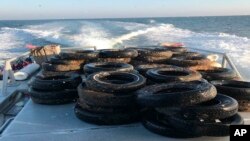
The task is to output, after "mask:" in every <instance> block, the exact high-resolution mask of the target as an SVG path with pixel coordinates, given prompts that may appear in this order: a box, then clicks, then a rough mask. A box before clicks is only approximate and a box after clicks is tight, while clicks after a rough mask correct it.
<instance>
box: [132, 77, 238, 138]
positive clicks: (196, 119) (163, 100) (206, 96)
mask: <svg viewBox="0 0 250 141" xmlns="http://www.w3.org/2000/svg"><path fill="white" fill-rule="evenodd" d="M136 93H137V102H138V104H139V105H140V106H141V107H142V108H143V109H144V115H143V118H142V124H143V126H144V127H145V128H146V129H148V130H149V131H151V132H153V133H156V134H159V135H163V136H167V137H173V138H193V137H200V136H228V135H229V126H230V125H232V124H234V125H235V124H236V125H241V124H243V118H242V117H241V116H240V115H239V114H237V112H238V103H237V101H236V100H235V99H233V98H231V97H229V96H226V95H222V94H218V95H217V92H216V88H215V87H214V86H213V85H212V84H210V83H208V82H204V81H193V82H175V83H165V84H156V85H151V86H146V87H144V88H142V89H140V90H138V91H137V92H136Z"/></svg>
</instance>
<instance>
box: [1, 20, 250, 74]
mask: <svg viewBox="0 0 250 141" xmlns="http://www.w3.org/2000/svg"><path fill="white" fill-rule="evenodd" d="M166 41H170V42H182V43H184V44H185V46H187V47H193V48H202V49H207V50H212V51H220V52H225V53H228V55H229V56H230V57H231V58H232V60H233V61H234V63H235V64H236V66H237V67H238V68H239V69H240V70H241V71H242V72H244V73H245V74H246V73H248V76H250V68H249V67H250V16H225V17H178V18H133V19H131V18H127V19H91V20H90V19H89V20H87V19H86V20H81V19H76V20H34V21H0V60H1V61H2V60H4V59H7V58H11V57H14V56H17V55H19V54H21V53H23V52H26V51H27V50H28V49H27V48H25V45H26V44H28V43H31V44H34V45H39V46H40V45H45V44H51V43H56V44H60V45H61V46H62V47H73V46H97V48H99V49H103V48H115V47H119V46H121V45H126V46H137V45H140V46H143V45H156V44H158V43H160V42H166Z"/></svg>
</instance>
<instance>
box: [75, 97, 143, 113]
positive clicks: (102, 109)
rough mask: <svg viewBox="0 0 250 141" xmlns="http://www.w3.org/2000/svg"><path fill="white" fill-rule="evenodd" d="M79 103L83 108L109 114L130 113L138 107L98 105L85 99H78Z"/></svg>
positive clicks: (92, 111)
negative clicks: (91, 103)
mask: <svg viewBox="0 0 250 141" xmlns="http://www.w3.org/2000/svg"><path fill="white" fill-rule="evenodd" d="M77 104H78V105H79V106H80V107H81V108H82V109H83V110H86V111H88V112H91V113H100V114H108V113H111V114H112V113H128V112H130V111H131V110H134V109H135V108H137V109H138V111H139V108H138V107H102V106H97V105H90V104H88V103H87V102H86V101H85V100H84V99H78V101H77Z"/></svg>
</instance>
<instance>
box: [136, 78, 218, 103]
mask: <svg viewBox="0 0 250 141" xmlns="http://www.w3.org/2000/svg"><path fill="white" fill-rule="evenodd" d="M136 93H137V102H138V104H140V105H141V106H143V107H167V106H169V107H173V106H178V107H185V106H192V105H195V104H199V103H202V102H205V101H208V100H212V99H213V98H214V97H215V96H216V94H217V91H216V88H215V87H214V86H213V85H211V84H210V83H207V82H202V81H200V82H199V83H192V82H174V83H166V84H156V85H151V86H146V87H144V88H142V89H140V90H138V91H137V92H136Z"/></svg>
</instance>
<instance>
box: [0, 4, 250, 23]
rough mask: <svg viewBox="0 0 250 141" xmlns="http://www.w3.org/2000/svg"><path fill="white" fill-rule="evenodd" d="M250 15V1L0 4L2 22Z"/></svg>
mask: <svg viewBox="0 0 250 141" xmlns="http://www.w3.org/2000/svg"><path fill="white" fill-rule="evenodd" d="M223 15H250V0H0V20H32V19H84V18H87V19H89V18H128V17H132V18H133V17H186V16H223Z"/></svg>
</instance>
